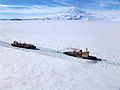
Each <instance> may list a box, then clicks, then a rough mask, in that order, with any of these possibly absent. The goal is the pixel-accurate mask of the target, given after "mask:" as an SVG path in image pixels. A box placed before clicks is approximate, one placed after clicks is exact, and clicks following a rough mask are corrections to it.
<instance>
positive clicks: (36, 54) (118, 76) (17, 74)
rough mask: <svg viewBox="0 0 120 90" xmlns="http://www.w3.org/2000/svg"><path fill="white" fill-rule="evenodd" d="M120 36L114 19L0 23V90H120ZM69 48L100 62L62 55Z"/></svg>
mask: <svg viewBox="0 0 120 90" xmlns="http://www.w3.org/2000/svg"><path fill="white" fill-rule="evenodd" d="M119 35H120V22H119V21H97V22H96V21H39V20H38V21H32V20H31V21H0V90H120V38H119ZM14 40H17V41H21V42H27V43H32V44H34V45H36V46H37V48H39V49H40V50H28V49H20V48H15V47H12V46H10V43H12V42H13V41H14ZM68 48H80V49H82V50H85V48H88V49H89V51H90V53H91V55H95V56H98V57H99V58H101V59H102V60H103V61H90V60H85V59H80V58H75V57H71V56H67V55H64V54H62V52H63V51H64V50H66V49H68ZM106 60H107V61H106Z"/></svg>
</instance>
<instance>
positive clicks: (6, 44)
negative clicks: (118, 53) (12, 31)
mask: <svg viewBox="0 0 120 90" xmlns="http://www.w3.org/2000/svg"><path fill="white" fill-rule="evenodd" d="M0 46H2V47H7V48H12V49H17V50H22V51H26V52H34V53H38V54H40V55H44V56H50V57H54V58H60V59H68V60H73V59H75V57H71V56H67V55H65V54H63V53H62V51H58V50H52V49H48V48H42V47H37V49H24V48H18V47H13V46H11V43H9V42H5V41H0ZM80 59H81V58H80ZM81 60H82V59H81ZM84 60H86V59H84ZM88 61H90V60H88ZM92 61H93V62H94V63H97V62H99V63H104V64H109V65H116V66H120V63H118V62H113V61H108V60H105V59H101V61H99V59H98V61H95V60H91V62H92Z"/></svg>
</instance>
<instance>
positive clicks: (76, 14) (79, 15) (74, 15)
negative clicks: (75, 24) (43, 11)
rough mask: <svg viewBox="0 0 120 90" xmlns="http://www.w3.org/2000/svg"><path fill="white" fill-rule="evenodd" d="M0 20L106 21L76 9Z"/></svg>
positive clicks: (102, 17) (96, 15)
mask: <svg viewBox="0 0 120 90" xmlns="http://www.w3.org/2000/svg"><path fill="white" fill-rule="evenodd" d="M1 20H106V18H105V16H104V15H99V14H94V13H91V12H90V11H89V12H88V11H84V10H80V9H79V8H76V7H71V8H68V9H66V8H65V9H64V10H60V11H59V10H58V12H57V13H55V12H54V13H52V14H48V15H44V16H40V17H34V18H29V17H28V18H19V19H18V18H17V19H16V18H14V19H1Z"/></svg>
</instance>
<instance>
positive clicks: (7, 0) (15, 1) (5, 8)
mask: <svg viewBox="0 0 120 90" xmlns="http://www.w3.org/2000/svg"><path fill="white" fill-rule="evenodd" d="M68 7H77V8H80V9H86V10H87V9H89V10H120V0H0V13H1V14H0V18H4V17H6V18H9V17H11V18H12V17H15V16H17V17H21V16H22V17H25V16H28V17H29V16H30V17H31V16H34V15H36V16H38V17H39V15H44V14H47V13H52V12H56V11H58V10H61V9H66V8H68ZM51 11H52V12H51Z"/></svg>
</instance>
